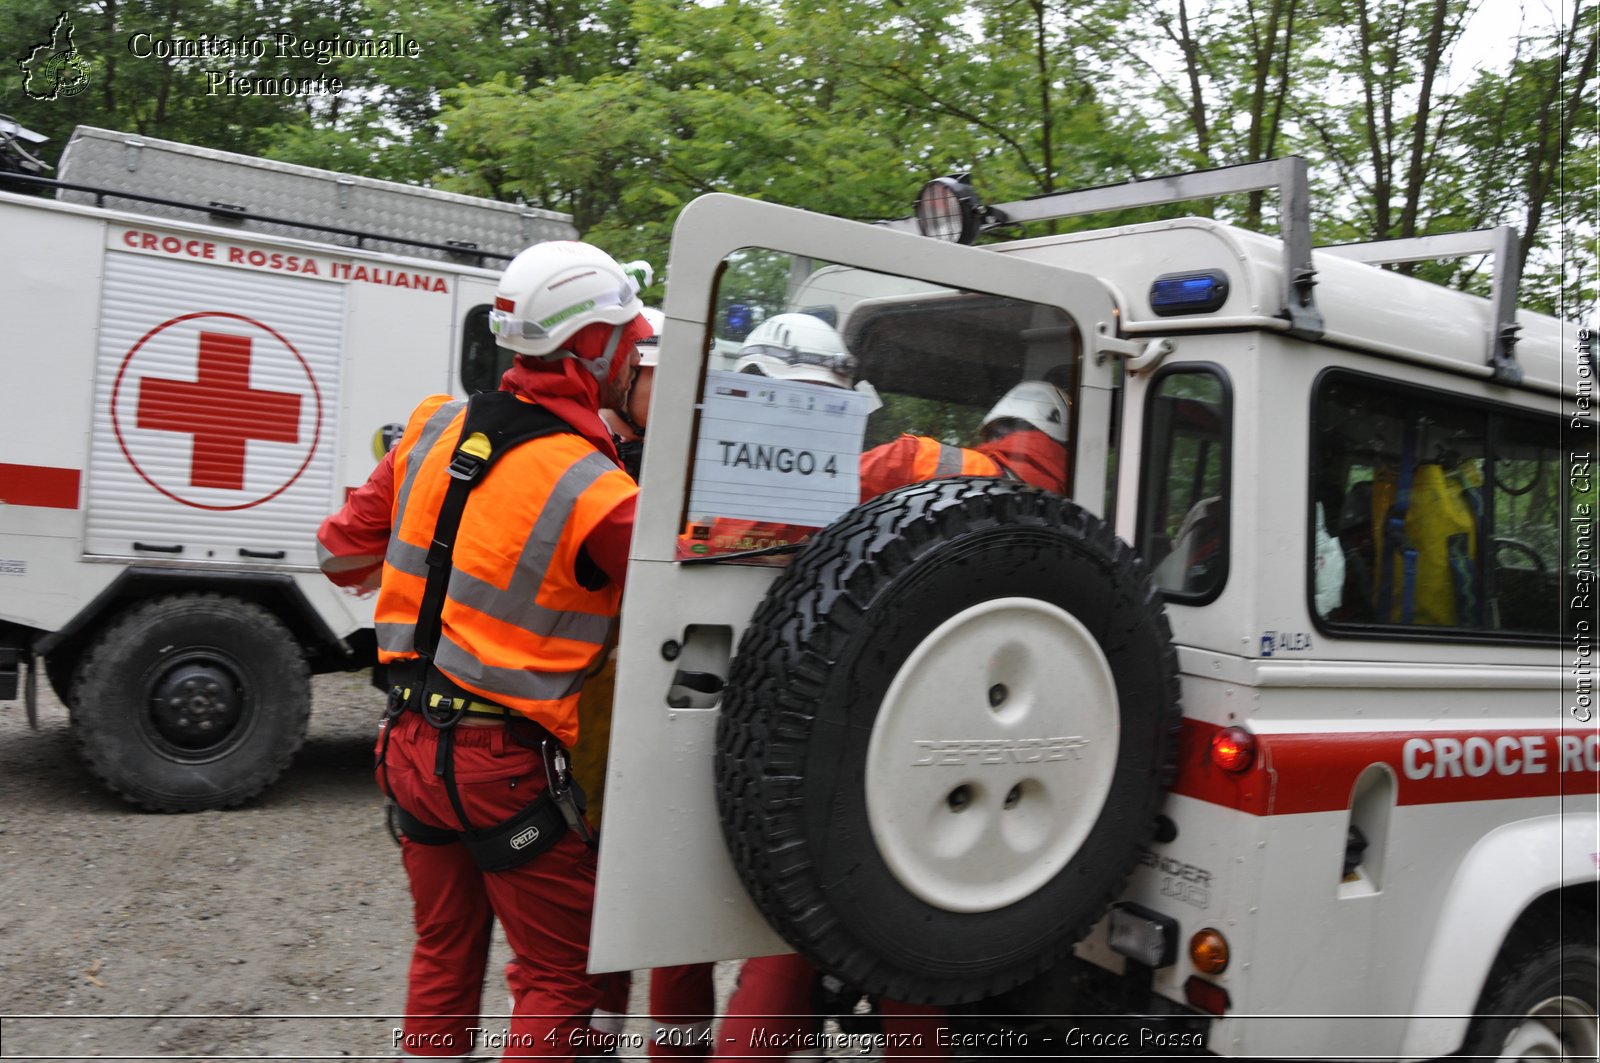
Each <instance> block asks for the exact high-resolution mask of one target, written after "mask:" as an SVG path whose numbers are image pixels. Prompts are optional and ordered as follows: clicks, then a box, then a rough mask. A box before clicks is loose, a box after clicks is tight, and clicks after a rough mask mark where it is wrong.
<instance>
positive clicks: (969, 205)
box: [917, 173, 990, 244]
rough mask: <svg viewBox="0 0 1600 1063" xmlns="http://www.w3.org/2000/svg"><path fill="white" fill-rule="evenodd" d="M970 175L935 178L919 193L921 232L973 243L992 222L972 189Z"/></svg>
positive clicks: (954, 240)
mask: <svg viewBox="0 0 1600 1063" xmlns="http://www.w3.org/2000/svg"><path fill="white" fill-rule="evenodd" d="M971 181H972V175H971V174H970V173H953V174H951V175H949V176H948V177H935V178H934V179H933V180H931V181H929V182H928V183H927V184H925V185H923V186H922V191H921V192H918V193H917V229H918V231H919V232H921V233H922V235H923V236H931V237H933V238H934V239H936V240H948V241H951V242H953V243H958V244H970V243H972V241H974V240H976V239H977V238H978V233H979V231H980V230H981V229H982V228H983V227H984V225H985V223H987V222H988V221H989V220H990V219H989V211H988V208H986V207H985V206H984V205H983V204H982V203H981V202H980V201H979V200H978V193H977V192H974V191H973V190H972V184H971Z"/></svg>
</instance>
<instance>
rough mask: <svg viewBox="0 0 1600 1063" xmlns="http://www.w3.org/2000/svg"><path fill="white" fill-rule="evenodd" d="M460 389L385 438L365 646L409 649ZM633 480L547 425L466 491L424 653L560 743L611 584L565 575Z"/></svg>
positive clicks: (603, 629)
mask: <svg viewBox="0 0 1600 1063" xmlns="http://www.w3.org/2000/svg"><path fill="white" fill-rule="evenodd" d="M466 411H467V403H466V402H465V401H464V400H452V399H451V398H450V397H449V396H448V395H435V396H432V397H430V398H428V399H427V400H425V401H424V402H423V403H422V405H420V406H418V407H417V409H416V412H415V413H413V414H412V415H411V421H410V423H409V424H407V425H406V431H405V435H404V436H402V437H401V440H400V442H399V444H397V446H396V449H395V462H394V477H395V498H394V512H393V519H392V521H391V523H390V529H391V530H390V533H389V547H388V551H387V553H386V554H385V556H384V562H383V585H382V589H381V590H380V591H379V592H378V602H377V609H376V615H375V626H376V629H377V637H378V659H379V660H380V661H383V662H385V663H388V662H391V661H404V660H414V659H416V657H417V656H418V654H417V649H416V644H415V640H416V628H417V618H418V614H419V611H420V609H421V605H422V597H423V592H424V589H425V588H426V586H427V580H428V564H427V555H428V546H429V544H430V543H431V541H432V538H433V531H434V526H435V524H436V522H437V519H438V514H439V508H440V506H441V505H442V504H443V502H444V496H445V492H446V490H447V489H448V487H449V485H450V482H451V479H450V474H449V471H448V470H449V466H450V462H451V459H452V457H453V456H454V454H455V450H456V446H457V443H458V441H459V438H460V435H461V426H462V422H463V421H464V419H465V417H466ZM637 490H638V487H637V486H636V485H635V484H634V482H633V480H632V479H631V478H629V476H628V475H627V473H625V472H623V471H622V470H621V469H619V468H617V466H616V465H615V464H614V463H613V462H612V461H611V460H610V459H609V458H607V457H606V456H605V455H603V454H601V453H600V452H599V451H597V450H595V448H594V446H593V445H591V444H590V443H589V442H588V441H587V440H585V439H584V438H583V437H581V436H579V435H577V434H575V433H567V432H560V433H555V434H551V435H545V436H540V437H538V438H536V439H531V440H528V441H527V442H524V443H521V444H520V445H518V446H516V447H514V448H512V449H511V450H509V451H507V452H506V453H505V454H504V456H502V457H500V458H499V459H498V460H497V461H496V462H495V464H494V465H493V466H492V467H491V468H490V469H489V470H488V472H487V473H485V474H484V476H483V480H482V482H481V483H479V484H477V485H476V486H475V487H474V488H473V490H472V493H471V494H470V495H469V496H468V498H467V503H466V508H465V510H464V511H463V513H462V515H461V527H460V530H459V531H458V532H457V534H456V541H455V553H454V558H453V569H452V571H451V573H450V579H449V583H448V584H447V586H446V590H445V600H444V607H443V612H442V615H441V617H440V625H439V630H440V636H439V646H438V650H437V652H436V653H435V655H434V661H433V663H434V666H435V667H437V668H438V669H439V671H441V672H443V673H444V675H445V676H446V677H447V678H448V679H450V680H451V681H452V682H454V683H455V684H457V685H458V686H460V687H461V688H462V689H464V690H468V691H471V692H473V693H475V694H478V695H480V696H481V697H483V698H484V699H485V700H488V701H493V702H497V703H499V704H501V705H505V706H507V707H509V708H512V709H515V710H517V711H518V712H521V713H523V714H524V715H526V716H528V717H530V718H531V719H533V720H535V721H537V722H538V723H540V724H542V725H543V726H544V727H545V728H546V729H547V730H549V731H550V732H551V733H552V734H554V735H555V736H556V737H557V738H559V739H560V740H561V741H562V742H564V743H566V744H567V745H568V746H572V745H574V744H575V743H576V742H577V740H578V693H579V691H580V690H581V689H582V687H583V679H584V676H585V674H586V673H587V672H588V671H589V669H590V667H591V666H592V665H593V664H594V662H595V660H596V659H597V658H598V657H599V656H600V654H601V652H602V651H603V650H604V648H605V644H606V641H607V638H608V637H609V635H610V633H611V627H612V624H613V623H614V621H615V619H616V615H617V605H618V602H619V600H620V598H621V591H620V589H618V588H617V587H616V586H615V585H614V584H611V583H609V582H608V583H607V584H606V585H605V586H604V587H601V588H600V589H598V590H590V589H587V588H585V587H584V586H582V585H581V584H580V583H579V582H578V577H577V573H576V567H575V566H576V563H577V560H578V551H579V548H580V547H582V545H583V542H584V540H585V539H586V538H587V537H588V535H589V533H590V532H591V531H593V530H594V528H595V526H596V525H597V524H599V523H600V522H601V521H602V520H604V519H605V518H606V517H607V516H608V515H609V514H610V513H611V511H612V510H614V509H615V508H616V507H617V506H618V505H619V504H621V503H622V502H624V501H625V500H626V499H627V498H628V496H629V495H631V494H633V493H634V492H636V491H637Z"/></svg>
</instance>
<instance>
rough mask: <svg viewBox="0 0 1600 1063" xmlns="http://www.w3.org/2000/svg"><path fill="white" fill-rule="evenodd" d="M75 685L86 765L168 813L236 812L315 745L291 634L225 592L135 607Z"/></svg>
mask: <svg viewBox="0 0 1600 1063" xmlns="http://www.w3.org/2000/svg"><path fill="white" fill-rule="evenodd" d="M73 683H74V693H75V697H74V699H73V701H72V703H71V706H70V708H71V720H72V727H73V732H74V734H75V736H76V737H77V740H78V747H79V750H80V752H81V753H82V754H83V758H84V760H85V761H86V762H87V763H88V765H89V767H90V769H91V770H92V771H93V772H94V773H95V775H96V776H98V777H99V778H100V779H101V781H103V782H104V783H105V784H106V785H107V786H108V787H110V788H111V789H112V790H113V791H115V792H116V793H117V794H119V795H121V796H122V797H123V798H125V799H126V800H128V801H130V802H132V803H134V804H136V805H139V806H140V807H141V808H145V809H149V810H151V811H156V812H195V811H200V810H203V809H212V808H230V807H232V806H234V805H238V804H240V803H242V802H244V801H247V800H249V799H250V798H252V797H254V796H256V795H257V794H259V793H261V791H263V790H265V789H266V788H267V787H268V786H270V785H271V784H272V783H273V782H274V781H275V780H276V779H277V778H278V776H279V775H281V774H282V773H283V771H284V769H285V768H287V767H288V766H289V762H290V760H291V759H292V758H293V757H294V754H295V752H296V750H298V749H299V748H300V746H301V744H302V743H303V742H304V741H305V737H306V724H307V720H308V719H309V717H310V713H311V686H310V679H309V676H308V670H307V668H306V662H305V658H304V657H303V655H302V653H301V650H300V646H299V644H298V643H297V642H296V641H295V639H294V637H293V636H292V635H290V633H289V631H288V629H286V628H285V627H284V626H283V624H282V623H281V622H279V620H278V618H277V617H276V616H274V615H273V614H272V613H270V612H268V611H267V610H266V609H264V608H262V607H261V606H259V605H255V604H253V603H251V602H246V601H241V600H239V599H237V598H229V597H224V596H222V595H217V594H179V595H172V596H169V597H164V598H155V599H152V600H150V601H147V602H143V603H141V604H139V605H137V606H134V607H133V608H132V609H130V610H128V612H126V613H124V614H123V615H122V616H121V617H120V618H118V619H117V620H116V621H115V622H114V623H112V624H111V625H110V626H108V627H107V628H106V629H105V630H104V631H102V632H101V633H100V634H99V635H98V637H97V638H96V639H95V640H94V641H93V642H92V643H91V644H90V645H89V646H88V647H87V649H86V651H85V652H84V655H83V658H82V660H81V662H80V664H79V666H78V672H77V675H76V676H75V678H74V680H73Z"/></svg>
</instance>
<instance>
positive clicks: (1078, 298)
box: [580, 195, 1116, 970]
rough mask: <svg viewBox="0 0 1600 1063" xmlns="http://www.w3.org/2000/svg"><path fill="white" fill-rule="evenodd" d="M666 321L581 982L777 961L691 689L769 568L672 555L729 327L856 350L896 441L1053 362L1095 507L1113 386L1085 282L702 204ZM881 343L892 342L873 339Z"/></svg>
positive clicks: (745, 617)
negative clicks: (902, 321) (717, 785)
mask: <svg viewBox="0 0 1600 1063" xmlns="http://www.w3.org/2000/svg"><path fill="white" fill-rule="evenodd" d="M829 278H834V279H833V280H831V281H829V280H828V279H829ZM824 281H828V283H823V282H824ZM829 284H831V285H832V287H831V288H830V287H829ZM741 285H742V286H743V287H741ZM819 291H832V292H834V293H835V295H834V296H819V295H818V294H817V293H818V292H819ZM665 310H666V315H667V324H666V327H665V330H664V333H663V342H662V353H661V367H660V369H659V370H658V373H657V376H656V382H655V393H654V397H653V400H652V405H651V417H650V424H649V432H648V437H649V443H648V446H647V447H646V452H645V465H644V473H643V475H642V478H641V479H642V485H643V486H642V491H641V494H640V501H639V511H638V524H637V526H636V530H635V535H634V540H633V552H632V559H631V562H630V567H629V574H628V586H627V591H626V596H625V598H624V602H623V607H622V623H621V637H620V642H619V648H618V654H617V667H618V672H617V687H616V690H617V698H616V703H615V711H614V719H613V729H612V733H611V753H610V767H609V773H608V775H607V786H606V795H605V822H604V824H603V826H602V831H601V836H602V842H601V851H600V876H599V886H598V894H597V907H596V919H595V926H594V934H593V939H592V952H591V965H592V966H593V967H594V969H596V970H619V969H631V968H640V967H652V966H660V965H665V964H676V963H687V962H692V961H699V960H713V959H725V958H732V957H742V956H754V955H763V954H770V953H774V952H780V951H784V950H785V948H786V946H785V945H784V943H783V941H782V940H781V939H779V938H778V937H777V935H776V934H775V933H774V932H773V931H772V930H771V929H770V928H769V927H768V926H767V924H766V922H765V921H764V920H763V918H762V916H761V915H760V914H759V913H758V912H757V910H756V908H755V907H754V906H753V905H752V904H751V903H750V901H749V900H748V899H747V897H746V896H745V893H744V889H743V887H742V886H741V884H740V882H739V880H738V878H737V876H736V873H735V871H734V869H733V866H732V864H731V863H730V861H729V859H728V856H727V854H726V851H725V848H724V841H723V834H722V829H721V826H720V824H719V819H718V812H717V807H716V800H715V792H714V781H713V780H714V775H713V759H714V755H715V737H716V722H717V715H718V697H717V695H716V694H715V693H711V692H708V691H709V690H711V689H712V688H714V687H715V686H716V682H715V680H719V679H723V678H725V677H726V676H727V674H728V666H729V659H730V656H731V654H732V651H733V648H734V647H735V646H737V645H738V641H739V637H740V635H741V633H742V631H743V629H744V627H745V626H746V624H747V623H748V621H749V619H750V616H751V613H752V611H753V610H754V608H755V606H756V605H757V604H758V603H759V602H760V600H761V598H762V596H763V594H764V593H765V590H766V588H767V587H768V585H769V584H770V583H771V582H772V580H773V579H774V578H775V576H776V575H777V573H778V571H779V570H778V569H777V568H775V567H771V566H769V565H760V564H751V563H703V562H706V561H707V560H708V559H707V558H703V557H702V558H699V559H698V561H697V562H695V563H685V562H684V561H680V560H678V559H679V558H680V557H682V556H684V554H685V550H684V541H683V540H684V538H685V531H686V521H687V520H688V518H689V516H690V503H691V497H692V496H693V495H694V492H695V490H696V487H697V486H698V485H702V484H703V483H704V479H705V476H706V470H705V464H706V463H705V461H704V458H705V456H706V453H705V446H704V444H705V442H706V440H705V439H704V438H703V433H702V426H703V423H704V420H705V418H706V417H708V416H709V414H708V413H707V412H706V411H707V403H708V397H709V395H710V393H711V391H712V390H713V389H712V388H711V387H710V386H708V383H707V372H708V370H711V371H715V370H727V369H730V368H732V367H733V365H734V364H736V356H735V355H734V353H733V352H735V351H736V350H737V346H738V344H737V339H738V333H739V332H741V331H743V332H748V329H749V325H750V319H751V317H752V315H755V316H761V317H769V316H771V315H772V314H773V313H777V312H795V311H798V312H811V313H814V314H817V315H819V316H822V317H823V318H824V319H825V320H829V321H830V323H831V324H834V325H835V326H836V327H837V328H839V330H840V332H841V333H842V334H843V335H844V337H845V340H846V342H847V343H856V344H857V345H858V346H859V347H860V348H862V349H861V350H857V351H855V352H854V353H858V354H862V355H864V356H865V357H864V364H863V366H862V367H861V373H862V375H867V376H869V377H873V378H875V379H874V380H873V383H874V384H875V385H877V386H878V387H879V389H880V390H882V391H884V392H885V394H884V396H883V402H884V406H883V407H882V410H881V411H880V414H879V415H875V416H878V417H881V416H882V415H883V414H893V415H894V418H895V420H894V427H893V429H892V430H893V431H919V430H920V431H932V432H933V433H934V434H938V428H942V429H943V430H944V431H945V433H946V434H954V433H956V432H957V431H958V430H959V429H962V428H964V427H967V426H970V427H976V424H977V419H978V416H979V414H980V413H981V411H982V409H983V408H984V407H985V406H987V405H989V404H992V403H993V401H994V400H995V399H996V398H997V397H998V394H999V393H1000V392H1002V391H1003V389H1004V387H1005V386H1007V380H1008V379H1010V378H1009V377H1008V375H1007V374H1011V376H1012V377H1016V376H1018V375H1019V374H1022V375H1030V376H1031V375H1036V374H1037V373H1041V372H1043V369H1042V367H1043V366H1044V365H1045V363H1046V362H1049V361H1051V360H1052V359H1057V360H1059V359H1061V358H1063V356H1062V355H1061V353H1060V352H1066V354H1065V356H1064V358H1065V361H1068V362H1070V363H1071V364H1070V373H1071V381H1070V385H1068V386H1069V387H1070V388H1071V389H1072V391H1073V402H1074V420H1075V421H1076V426H1075V435H1074V438H1073V440H1072V446H1073V450H1072V453H1073V471H1072V474H1071V478H1072V486H1071V493H1072V495H1073V496H1074V497H1075V498H1076V499H1077V500H1078V501H1079V502H1080V503H1081V504H1082V505H1084V506H1085V507H1086V508H1088V509H1090V510H1092V511H1095V512H1097V513H1098V512H1100V511H1101V509H1102V505H1103V500H1104V498H1105V497H1106V484H1107V469H1108V465H1109V461H1108V444H1109V426H1110V422H1111V409H1112V399H1113V393H1112V389H1113V375H1112V359H1111V358H1109V357H1100V356H1099V352H1098V350H1097V346H1098V344H1097V340H1098V338H1099V337H1101V336H1103V335H1107V334H1114V332H1115V321H1116V318H1115V315H1114V311H1113V304H1112V300H1111V297H1110V295H1109V293H1108V291H1107V289H1106V287H1105V286H1104V285H1103V284H1101V283H1100V282H1098V281H1096V280H1095V279H1093V278H1091V277H1089V276H1086V275H1084V274H1080V273H1074V272H1070V271H1067V270H1064V269H1061V268H1058V267H1055V266H1050V265H1045V264H1042V263H1039V262H1036V261H1026V260H1023V259H1021V258H1020V257H1015V256H1008V255H1006V254H1004V253H1003V252H1001V251H997V250H992V249H985V248H973V247H962V246H956V245H954V244H947V243H941V242H937V241H935V240H932V239H928V238H924V237H920V236H914V235H911V234H909V233H906V232H901V231H896V230H894V229H891V228H889V227H885V226H870V225H863V224H860V223H858V222H850V221H843V220H840V219H836V218H829V217H824V216H821V215H816V214H811V213H808V212H804V211H799V210H795V209H792V208H787V207H781V206H776V205H773V204H767V203H759V202H755V201H752V200H746V199H741V198H737V197H733V196H726V195H711V196H706V197H703V198H701V199H699V200H696V201H695V202H694V203H692V204H691V205H690V206H689V207H688V208H687V209H685V210H684V212H683V214H682V215H681V216H680V218H679V220H678V223H677V226H676V229H675V230H674V236H673V243H672V251H671V259H670V263H669V285H668V296H667V300H666V307H665ZM928 313H936V314H941V315H944V316H943V317H940V318H939V319H938V322H939V323H940V327H938V328H934V327H930V324H929V320H928V319H927V318H926V317H924V318H920V319H917V320H918V321H920V324H915V323H914V327H912V328H910V329H902V330H898V331H895V330H893V329H892V328H891V326H892V325H893V323H894V321H895V319H896V315H901V316H908V315H915V314H924V315H926V314H928ZM874 315H876V316H874ZM907 319H908V320H911V317H909V316H908V318H907ZM874 322H875V323H876V324H874ZM963 322H968V323H969V324H970V328H966V327H965V326H963V324H962V323H963ZM997 322H1009V324H1006V326H1005V328H1006V329H1008V330H1009V331H1007V332H1006V334H1005V335H1004V336H999V335H998V334H996V335H986V334H985V329H986V328H987V327H988V326H987V325H986V323H989V324H993V323H997ZM878 326H882V327H881V328H878V334H879V335H878V338H877V339H875V338H874V335H873V334H872V329H873V328H877V327H878ZM946 326H947V327H946ZM885 330H889V331H891V332H893V336H891V337H890V339H889V340H887V341H884V342H879V340H881V339H882V334H884V333H885ZM730 333H731V338H730ZM895 336H898V337H900V339H895V338H894V337H895ZM901 340H904V342H901ZM918 343H922V344H926V345H927V346H928V353H927V362H928V366H929V372H932V371H933V367H934V366H935V364H937V365H941V366H943V367H944V369H943V370H942V372H943V373H944V376H943V377H941V379H940V381H936V382H934V384H933V385H930V386H929V387H928V388H926V389H921V390H919V387H920V386H919V384H918V383H917V378H918V374H919V367H918V364H917V363H916V361H915V359H916V358H917V357H918V353H917V350H916V345H917V344H918ZM993 343H999V344H1001V346H1002V347H1004V348H1005V350H1006V351H1007V352H1008V353H1003V354H1000V355H995V354H994V353H993V352H992V351H990V350H989V349H988V348H986V344H991V345H992V344H993ZM868 347H870V351H868V350H866V348H868ZM935 348H937V349H935ZM964 352H966V353H969V354H970V360H963V358H964V357H965V354H964ZM1052 352H1054V353H1052ZM962 373H966V374H968V378H969V379H970V383H969V384H968V385H966V386H967V388H968V390H969V391H971V392H972V394H970V395H967V396H963V395H961V394H960V389H961V387H962V384H961V383H960V380H958V379H957V378H958V377H960V374H962ZM714 379H715V378H714ZM722 379H723V380H724V382H725V381H726V380H727V378H722ZM1011 383H1015V379H1011ZM891 391H893V392H894V393H893V394H890V393H889V392H891ZM926 419H931V420H932V421H935V422H939V426H938V428H936V429H929V428H928V427H927V425H925V424H922V423H921V420H926ZM886 430H887V429H886ZM870 433H871V429H869V435H870ZM871 442H873V440H871V439H868V440H867V444H868V445H870V443H871ZM730 453H731V451H730ZM697 455H698V456H699V457H700V458H701V459H702V460H701V461H699V462H697V460H696V459H697ZM696 673H698V675H696ZM704 677H712V679H711V681H709V682H708V681H707V680H706V679H705V678H704ZM581 741H582V740H581V738H580V743H581Z"/></svg>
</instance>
